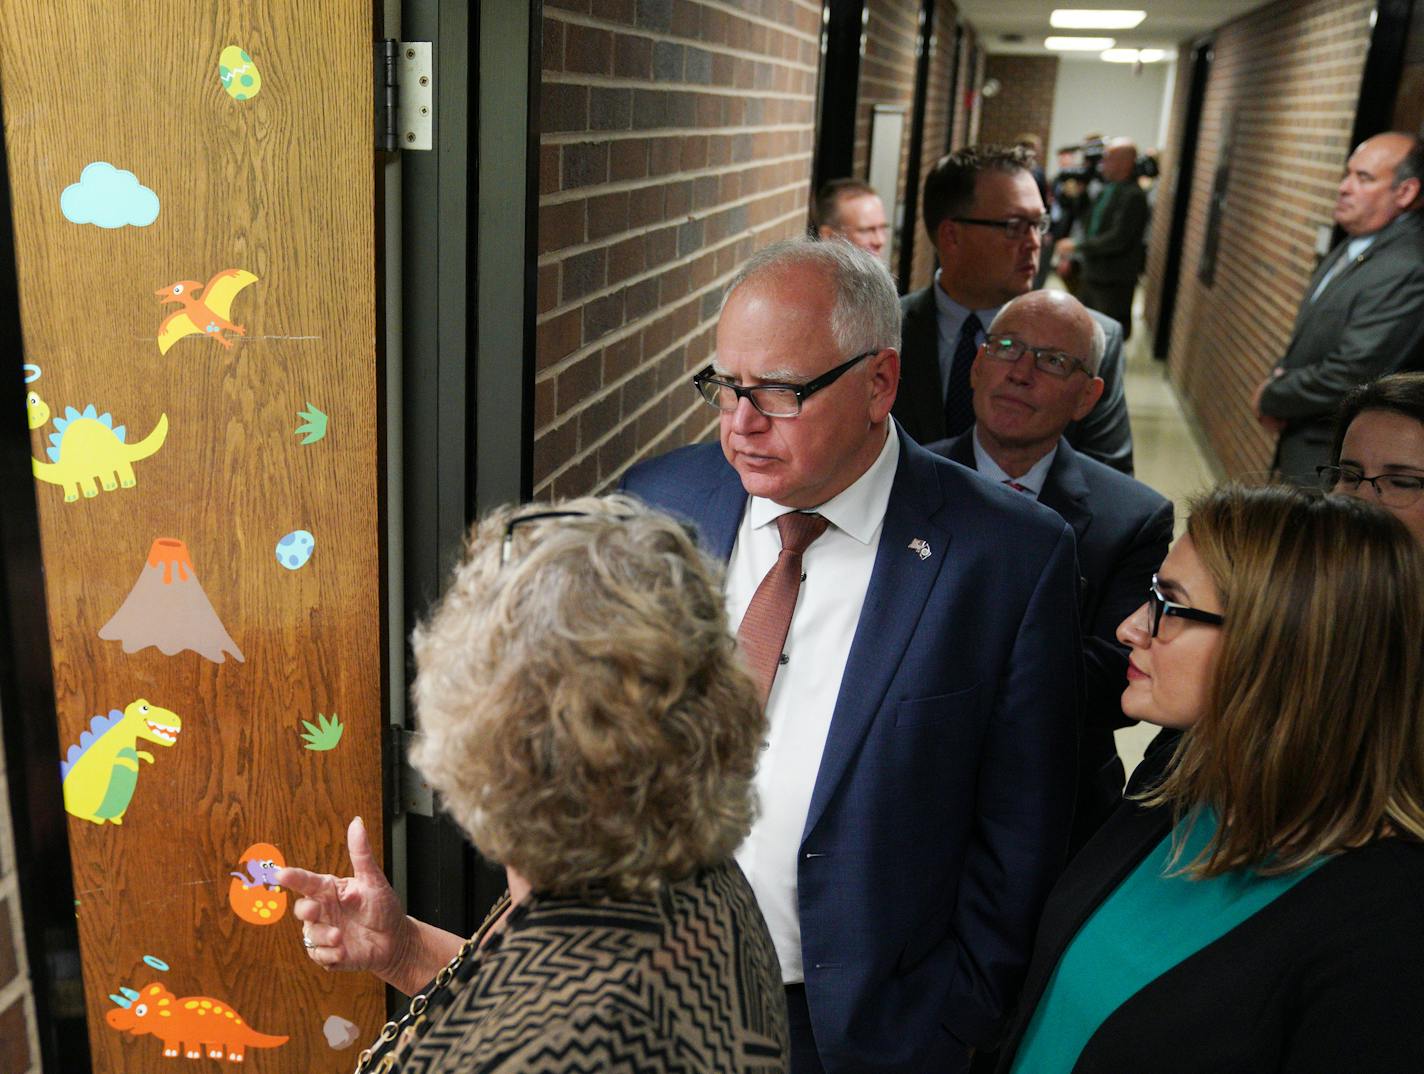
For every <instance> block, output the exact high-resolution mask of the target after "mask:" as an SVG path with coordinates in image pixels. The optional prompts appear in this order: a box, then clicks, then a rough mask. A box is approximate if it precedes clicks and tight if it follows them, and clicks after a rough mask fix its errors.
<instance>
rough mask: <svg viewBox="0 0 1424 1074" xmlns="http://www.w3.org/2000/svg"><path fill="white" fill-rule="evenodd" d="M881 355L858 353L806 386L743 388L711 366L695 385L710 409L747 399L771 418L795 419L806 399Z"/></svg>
mask: <svg viewBox="0 0 1424 1074" xmlns="http://www.w3.org/2000/svg"><path fill="white" fill-rule="evenodd" d="M879 353H880V351H879V350H878V349H877V350H873V351H866V352H865V353H864V354H857V355H856V356H855V357H854V358H849V359H847V360H846V361H844V362H842V363H841V364H840V365H838V366H836V367H835V368H834V369H828V370H827V371H826V372H824V373H822V374H821V375H820V376H819V377H816V378H815V379H814V380H808V381H807V382H806V383H805V384H751V385H746V386H743V385H741V384H733V383H732V382H731V381H730V380H723V379H722V378H721V377H717V376H714V375H713V370H712V367H711V366H710V365H709V366H708V367H707V368H706V369H704V370H702V372H700V373H698V374H697V375H696V376H695V377H693V378H692V386H693V387H694V388H696V389H697V391H698V394H699V395H701V396H702V401H703V402H704V403H706V404H707V405H708V406H710V407H716V408H717V409H718V410H723V411H730V410H736V409H737V403H738V402H739V401H740V400H742V399H746V400H748V401H749V402H750V403H751V404H752V406H754V407H756V409H757V410H758V411H759V412H760V413H762V414H765V415H766V416H767V417H768V418H794V417H796V415H798V414H800V413H801V407H802V405H803V404H804V403H805V402H806V400H807V399H809V398H810V397H811V396H813V395H815V394H816V393H817V392H818V391H820V390H821V389H822V388H828V387H830V386H831V385H832V384H834V383H835V382H836V381H837V380H839V379H840V378H841V377H842V376H843V375H844V374H845V372H846V371H847V370H848V369H850V367H851V366H853V365H855V363H856V362H863V361H865V360H866V359H867V358H870V357H873V356H874V355H877V354H879Z"/></svg>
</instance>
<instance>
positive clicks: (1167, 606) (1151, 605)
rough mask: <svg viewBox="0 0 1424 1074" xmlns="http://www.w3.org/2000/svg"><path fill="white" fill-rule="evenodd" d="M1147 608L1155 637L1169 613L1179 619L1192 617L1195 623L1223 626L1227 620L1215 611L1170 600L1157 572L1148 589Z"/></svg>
mask: <svg viewBox="0 0 1424 1074" xmlns="http://www.w3.org/2000/svg"><path fill="white" fill-rule="evenodd" d="M1147 608H1148V611H1149V613H1150V615H1151V619H1152V636H1153V637H1154V638H1155V637H1156V636H1157V630H1158V628H1159V627H1161V625H1162V620H1163V618H1164V617H1166V616H1169V615H1173V616H1176V617H1177V618H1178V619H1190V620H1191V621H1192V622H1194V623H1210V624H1211V625H1212V626H1221V624H1222V623H1224V622H1226V620H1225V619H1223V618H1222V617H1221V616H1219V615H1217V614H1216V613H1215V612H1204V611H1202V610H1201V609H1200V608H1189V607H1187V606H1186V605H1185V604H1178V603H1177V602H1176V601H1172V600H1168V599H1167V598H1166V597H1165V596H1163V595H1162V590H1161V588H1160V587H1159V586H1158V585H1157V576H1156V575H1155V574H1154V575H1153V576H1152V585H1151V587H1149V588H1148V590H1147ZM1164 640H1165V639H1164Z"/></svg>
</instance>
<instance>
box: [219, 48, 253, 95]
mask: <svg viewBox="0 0 1424 1074" xmlns="http://www.w3.org/2000/svg"><path fill="white" fill-rule="evenodd" d="M218 79H219V80H220V81H221V82H222V87H223V89H225V90H227V95H228V96H229V97H231V98H232V99H233V100H234V101H247V100H251V99H252V98H253V97H256V96H257V94H258V93H260V92H261V91H262V75H261V73H260V72H259V71H258V70H257V64H255V63H253V62H252V57H251V56H249V55H248V54H247V53H246V52H244V51H243V50H242V49H240V48H238V47H237V46H236V45H228V47H227V48H225V49H223V50H222V55H221V56H219V57H218Z"/></svg>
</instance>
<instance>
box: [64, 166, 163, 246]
mask: <svg viewBox="0 0 1424 1074" xmlns="http://www.w3.org/2000/svg"><path fill="white" fill-rule="evenodd" d="M59 211H60V212H61V213H63V214H64V218H65V219H66V220H69V221H70V222H72V223H75V224H93V225H95V226H96V227H102V228H108V229H111V230H112V229H113V228H120V227H147V226H148V225H149V224H151V223H153V222H154V221H155V220H157V219H158V195H157V194H155V193H154V192H153V191H152V190H149V189H148V187H146V186H144V185H143V184H142V183H140V182H139V181H138V176H136V175H134V173H133V172H126V171H124V170H123V169H122V168H115V167H114V166H113V165H112V164H110V163H109V162H108V161H105V160H96V161H95V162H94V163H93V164H90V165H88V166H87V167H85V169H84V170H83V171H82V172H80V173H79V182H77V183H71V184H70V185H69V186H67V187H65V188H64V193H62V194H60V196H59Z"/></svg>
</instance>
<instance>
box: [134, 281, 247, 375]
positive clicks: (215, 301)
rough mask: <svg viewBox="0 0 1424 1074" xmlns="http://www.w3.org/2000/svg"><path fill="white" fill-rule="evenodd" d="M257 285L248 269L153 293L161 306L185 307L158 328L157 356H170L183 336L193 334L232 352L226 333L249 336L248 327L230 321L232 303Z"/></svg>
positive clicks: (166, 319) (169, 286)
mask: <svg viewBox="0 0 1424 1074" xmlns="http://www.w3.org/2000/svg"><path fill="white" fill-rule="evenodd" d="M256 282H257V277H256V276H254V275H252V273H250V272H248V271H247V270H246V269H223V271H221V272H219V273H218V274H217V275H216V276H214V277H213V278H212V279H211V280H209V281H208V282H207V284H206V285H203V284H201V283H199V282H198V281H197V280H179V281H178V282H177V283H172V284H169V285H168V286H167V287H160V288H159V289H158V290H157V291H155V292H153V294H154V297H155V298H157V299H158V301H159V304H160V305H167V304H168V303H170V302H176V303H177V304H178V305H179V306H181V307H182V308H181V309H179V310H178V311H177V312H176V313H170V314H169V315H168V316H167V317H166V318H165V319H164V321H163V323H162V324H160V325H159V326H158V353H159V354H167V353H168V348H170V347H171V346H173V344H175V343H177V342H178V341H179V340H180V339H182V338H183V337H184V336H193V335H204V336H207V337H208V338H209V339H211V340H214V341H216V342H218V343H221V344H222V345H223V346H224V347H226V348H228V349H229V350H231V349H232V340H230V339H228V338H227V337H226V336H224V335H223V333H224V332H231V333H232V334H233V335H237V336H245V335H247V329H246V328H244V327H243V326H242V325H240V324H234V323H233V322H232V321H230V320H228V318H229V317H230V316H231V315H232V300H233V299H234V298H236V297H237V295H238V293H239V292H240V291H241V290H242V289H243V288H244V287H246V286H248V285H249V284H254V283H256ZM199 292H201V293H202V294H201V297H199Z"/></svg>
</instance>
